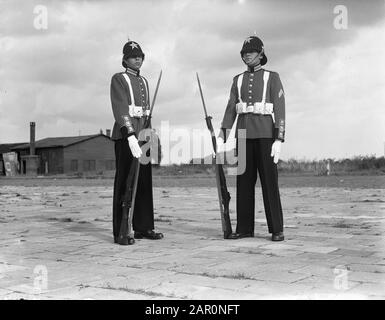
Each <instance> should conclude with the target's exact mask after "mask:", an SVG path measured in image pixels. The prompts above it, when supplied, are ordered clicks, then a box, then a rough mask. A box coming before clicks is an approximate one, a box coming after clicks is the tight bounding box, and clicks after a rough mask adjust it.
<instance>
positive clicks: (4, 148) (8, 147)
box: [0, 142, 29, 154]
mask: <svg viewBox="0 0 385 320" xmlns="http://www.w3.org/2000/svg"><path fill="white" fill-rule="evenodd" d="M22 144H26V142H18V143H2V144H0V154H2V153H7V152H12V149H13V148H14V147H17V146H20V145H22ZM28 146H29V144H28Z"/></svg>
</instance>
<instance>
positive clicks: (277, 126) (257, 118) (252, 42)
mask: <svg viewBox="0 0 385 320" xmlns="http://www.w3.org/2000/svg"><path fill="white" fill-rule="evenodd" d="M241 57H242V60H243V62H244V63H245V64H246V65H247V71H245V72H243V73H241V74H239V75H237V76H235V77H234V80H233V84H232V87H231V92H230V99H229V101H228V104H227V108H226V112H225V115H224V118H223V121H222V130H221V132H220V135H219V137H218V147H219V148H221V146H222V145H223V143H225V142H226V139H227V136H228V134H227V133H228V132H229V131H230V130H231V128H232V126H233V123H234V121H235V119H236V117H237V115H238V121H237V128H236V129H237V130H236V137H237V131H238V129H245V130H246V155H243V156H244V157H245V159H244V160H245V161H246V169H245V171H244V173H242V174H239V175H238V176H237V228H236V233H233V234H232V235H231V238H232V239H239V238H244V237H253V236H254V206H255V204H254V203H255V184H256V181H257V171H258V173H259V177H260V179H261V185H262V194H263V202H264V207H265V214H266V218H267V224H268V230H269V233H271V234H272V240H273V241H282V240H284V234H283V215H282V207H281V200H280V195H279V189H278V172H277V163H278V160H279V154H280V150H281V143H282V142H283V141H284V136H285V94H284V91H283V87H282V83H281V80H280V78H279V75H278V73H277V72H273V71H267V70H264V69H263V68H262V66H263V65H265V64H266V62H267V57H266V55H265V51H264V46H263V43H262V41H261V40H260V39H259V38H258V37H256V36H250V37H248V38H247V39H246V40H245V41H244V43H243V47H242V50H241ZM240 157H242V155H241V154H238V161H240Z"/></svg>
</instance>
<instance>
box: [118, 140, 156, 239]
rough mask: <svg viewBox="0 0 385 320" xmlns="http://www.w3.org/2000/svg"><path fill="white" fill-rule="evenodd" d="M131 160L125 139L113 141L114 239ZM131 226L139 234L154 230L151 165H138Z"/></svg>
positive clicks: (120, 217)
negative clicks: (114, 163)
mask: <svg viewBox="0 0 385 320" xmlns="http://www.w3.org/2000/svg"><path fill="white" fill-rule="evenodd" d="M132 159H133V156H132V153H131V150H130V147H129V146H128V141H127V139H120V140H117V141H115V160H116V172H115V182H114V199H113V214H112V224H113V233H114V237H117V236H119V231H120V224H121V220H122V206H121V198H122V196H123V194H124V192H125V190H126V180H127V176H128V172H129V170H130V165H131V162H132ZM132 224H133V229H134V230H135V231H139V232H144V231H147V230H153V229H154V205H153V199H152V171H151V163H149V164H146V165H142V164H141V165H140V170H139V178H138V187H137V191H136V199H135V208H134V216H133V221H132Z"/></svg>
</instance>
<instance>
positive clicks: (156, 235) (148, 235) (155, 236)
mask: <svg viewBox="0 0 385 320" xmlns="http://www.w3.org/2000/svg"><path fill="white" fill-rule="evenodd" d="M134 237H135V239H143V238H145V239H150V240H159V239H162V238H163V233H160V232H155V231H154V230H147V231H144V232H140V231H135V233H134Z"/></svg>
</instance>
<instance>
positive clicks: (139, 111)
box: [123, 73, 150, 118]
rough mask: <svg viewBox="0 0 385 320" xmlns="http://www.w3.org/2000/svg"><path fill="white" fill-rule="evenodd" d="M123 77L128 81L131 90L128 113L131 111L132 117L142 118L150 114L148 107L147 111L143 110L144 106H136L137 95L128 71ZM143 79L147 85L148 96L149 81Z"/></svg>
mask: <svg viewBox="0 0 385 320" xmlns="http://www.w3.org/2000/svg"><path fill="white" fill-rule="evenodd" d="M123 77H124V79H125V80H126V82H127V85H128V89H129V90H130V97H131V104H130V105H128V113H129V115H130V117H134V118H142V117H144V116H148V115H149V114H150V110H147V109H146V110H145V111H143V107H142V106H136V105H135V96H134V91H133V90H132V84H131V79H130V77H129V76H128V75H127V74H126V73H123ZM142 80H143V81H144V85H145V86H146V91H147V97H148V88H147V83H146V81H145V80H144V79H143V78H142Z"/></svg>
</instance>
